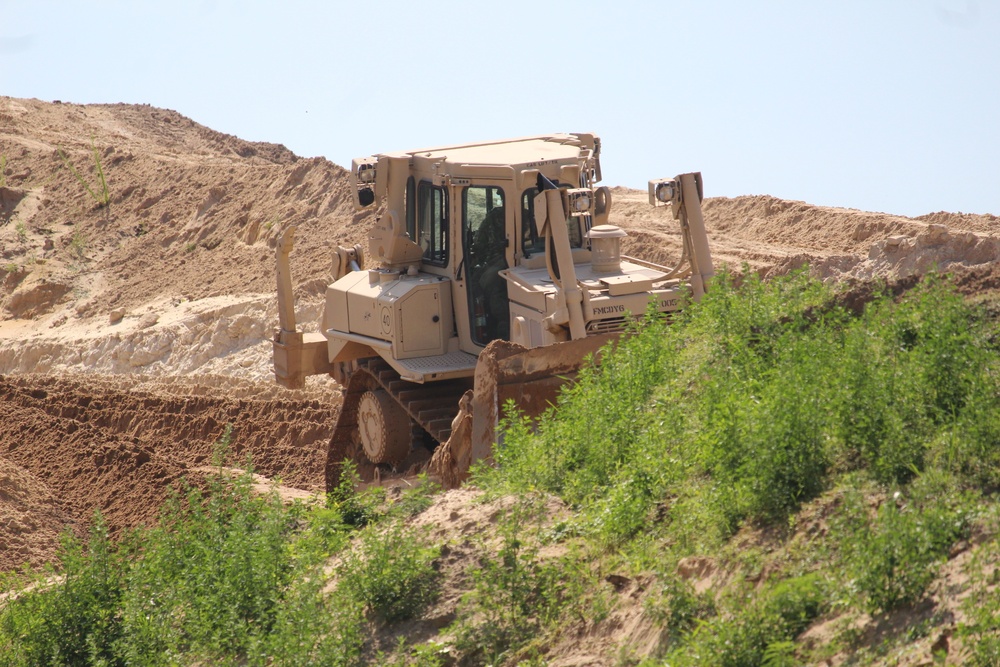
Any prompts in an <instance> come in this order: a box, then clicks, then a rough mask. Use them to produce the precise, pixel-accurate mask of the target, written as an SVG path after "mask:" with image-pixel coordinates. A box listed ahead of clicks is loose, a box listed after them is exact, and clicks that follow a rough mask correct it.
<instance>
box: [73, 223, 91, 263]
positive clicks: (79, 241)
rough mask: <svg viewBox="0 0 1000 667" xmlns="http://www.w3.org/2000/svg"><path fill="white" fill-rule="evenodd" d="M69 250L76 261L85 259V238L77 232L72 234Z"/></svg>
mask: <svg viewBox="0 0 1000 667" xmlns="http://www.w3.org/2000/svg"><path fill="white" fill-rule="evenodd" d="M69 249H70V252H71V253H72V254H73V256H74V257H76V258H77V259H80V260H83V259H86V254H87V237H86V236H84V235H83V233H82V232H80V231H79V230H77V231H75V232H73V237H72V238H71V239H70V240H69Z"/></svg>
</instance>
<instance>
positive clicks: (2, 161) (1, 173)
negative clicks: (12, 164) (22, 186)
mask: <svg viewBox="0 0 1000 667" xmlns="http://www.w3.org/2000/svg"><path fill="white" fill-rule="evenodd" d="M5 187H7V156H6V155H4V154H3V153H0V188H5Z"/></svg>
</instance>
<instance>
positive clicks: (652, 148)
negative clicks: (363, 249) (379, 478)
mask: <svg viewBox="0 0 1000 667" xmlns="http://www.w3.org/2000/svg"><path fill="white" fill-rule="evenodd" d="M0 94H3V95H10V96H13V97H32V98H38V99H42V100H55V99H59V100H63V101H65V102H77V103H88V102H131V103H147V104H152V105H154V106H158V107H166V108H169V109H175V110H177V111H179V112H181V113H183V114H185V115H186V116H189V117H190V118H192V119H194V120H195V121H197V122H199V123H202V124H204V125H207V126H208V127H211V128H213V129H216V130H219V131H222V132H227V133H230V134H235V135H237V136H240V137H242V138H244V139H249V140H256V141H271V142H276V143H281V144H284V145H286V146H288V147H289V148H290V149H292V150H293V151H295V152H296V153H297V154H299V155H302V156H316V155H322V156H325V157H327V158H329V159H330V160H332V161H334V162H337V163H338V164H341V165H349V164H350V160H351V158H352V157H357V156H362V155H368V154H371V153H376V152H383V151H394V150H402V149H408V148H418V147H422V146H431V145H436V144H445V143H457V142H465V141H474V140H478V139H493V138H502V137H509V136H521V135H526V134H539V133H548V132H564V131H565V132H574V131H593V132H596V133H597V134H599V135H600V136H601V137H602V139H603V141H604V159H603V167H604V175H605V179H604V182H605V184H607V185H627V186H630V187H638V188H644V187H645V182H646V181H647V180H648V179H650V178H657V177H663V176H672V175H674V174H677V173H680V172H683V171H693V170H700V171H702V172H703V174H704V177H705V182H706V194H708V195H710V196H715V195H723V196H736V195H741V194H772V195H775V196H778V197H782V198H786V199H798V200H805V201H808V202H810V203H813V204H822V205H832V206H845V207H851V208H860V209H864V210H874V211H886V212H890V213H898V214H904V215H920V214H922V213H928V212H932V211H938V210H949V211H963V212H973V213H994V214H1000V0H978V1H977V0H840V1H837V2H833V1H827V0H801V1H799V2H792V1H790V0H789V1H769V2H748V1H746V0H703V1H698V0H687V1H685V2H677V1H673V0H661V1H660V2H629V1H626V0H619V1H618V2H586V1H584V0H578V1H577V2H559V1H553V0H540V1H539V0H535V1H531V2H528V1H524V2H522V1H516V0H511V1H509V2H492V3H485V2H444V1H439V2H434V1H431V0H424V1H422V2H391V1H378V0H368V1H366V2H360V1H359V2H353V3H343V2H333V1H329V0H327V1H315V2H313V1H308V0H285V1H283V2H264V1H262V0H173V1H171V2H152V1H143V0H91V1H90V2H79V1H77V0H0Z"/></svg>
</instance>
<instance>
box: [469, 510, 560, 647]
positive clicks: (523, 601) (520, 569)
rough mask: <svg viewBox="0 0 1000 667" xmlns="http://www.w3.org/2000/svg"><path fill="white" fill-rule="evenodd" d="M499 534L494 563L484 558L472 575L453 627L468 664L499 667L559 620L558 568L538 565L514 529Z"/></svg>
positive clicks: (531, 548) (533, 549) (534, 549)
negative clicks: (498, 547)
mask: <svg viewBox="0 0 1000 667" xmlns="http://www.w3.org/2000/svg"><path fill="white" fill-rule="evenodd" d="M503 531H504V535H503V544H502V546H501V547H500V551H499V552H498V553H497V554H496V557H495V558H494V557H491V556H490V555H489V554H484V555H483V556H482V558H481V560H480V564H479V567H477V568H475V569H474V570H473V571H472V573H471V575H472V580H473V582H474V589H473V591H472V592H471V593H470V594H469V595H467V596H466V598H465V599H464V600H463V604H462V606H461V608H460V612H459V619H458V620H457V621H456V623H455V634H456V645H457V647H458V648H459V650H460V651H463V652H464V653H465V656H466V657H465V662H466V663H468V664H477V665H480V664H482V665H486V664H490V665H492V664H499V663H500V662H503V660H504V659H505V658H506V657H509V654H510V652H512V651H514V650H516V649H518V648H519V647H521V646H522V645H523V644H524V643H525V642H527V641H528V640H530V639H533V638H535V637H537V636H538V634H539V633H540V632H541V631H542V629H543V628H544V627H545V626H546V625H547V624H548V623H550V622H551V621H553V620H554V619H555V618H556V617H557V616H558V614H559V610H560V604H561V595H560V592H561V588H562V587H561V584H560V569H559V568H558V566H557V565H556V564H554V563H543V562H542V561H541V560H540V559H539V558H538V550H537V547H534V546H531V545H529V544H527V543H526V542H524V541H522V539H521V538H520V537H519V536H518V534H517V529H516V526H512V525H508V526H506V527H504V528H503Z"/></svg>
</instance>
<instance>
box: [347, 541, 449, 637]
mask: <svg viewBox="0 0 1000 667" xmlns="http://www.w3.org/2000/svg"><path fill="white" fill-rule="evenodd" d="M437 557H438V550H437V549H435V548H430V547H428V546H427V545H426V544H425V543H424V542H423V540H421V539H419V538H418V537H417V536H416V535H414V534H413V533H412V532H410V531H407V530H405V529H404V528H403V527H402V526H401V525H400V524H398V523H397V524H392V525H389V526H385V527H383V526H372V527H369V528H367V529H365V530H364V531H363V532H362V533H361V536H360V538H359V543H358V544H357V545H356V546H355V548H354V549H352V550H351V551H350V553H348V554H347V555H346V557H345V559H344V563H343V565H342V566H341V568H340V571H339V577H340V584H339V588H340V589H342V590H343V591H344V592H345V594H347V595H349V596H350V597H351V598H353V599H354V600H356V601H358V602H359V603H360V604H362V605H363V606H364V607H365V608H367V609H368V610H369V611H370V612H371V613H373V614H374V615H375V616H376V617H378V618H380V619H381V620H383V621H385V622H387V623H393V622H395V621H402V620H405V619H409V618H413V617H414V616H416V615H418V614H419V613H420V612H421V611H423V609H424V608H426V607H427V606H428V605H429V604H431V603H433V602H434V601H435V600H436V599H437V596H438V592H439V582H440V577H439V576H438V573H437V571H436V570H435V569H434V560H435V559H436V558H437Z"/></svg>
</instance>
